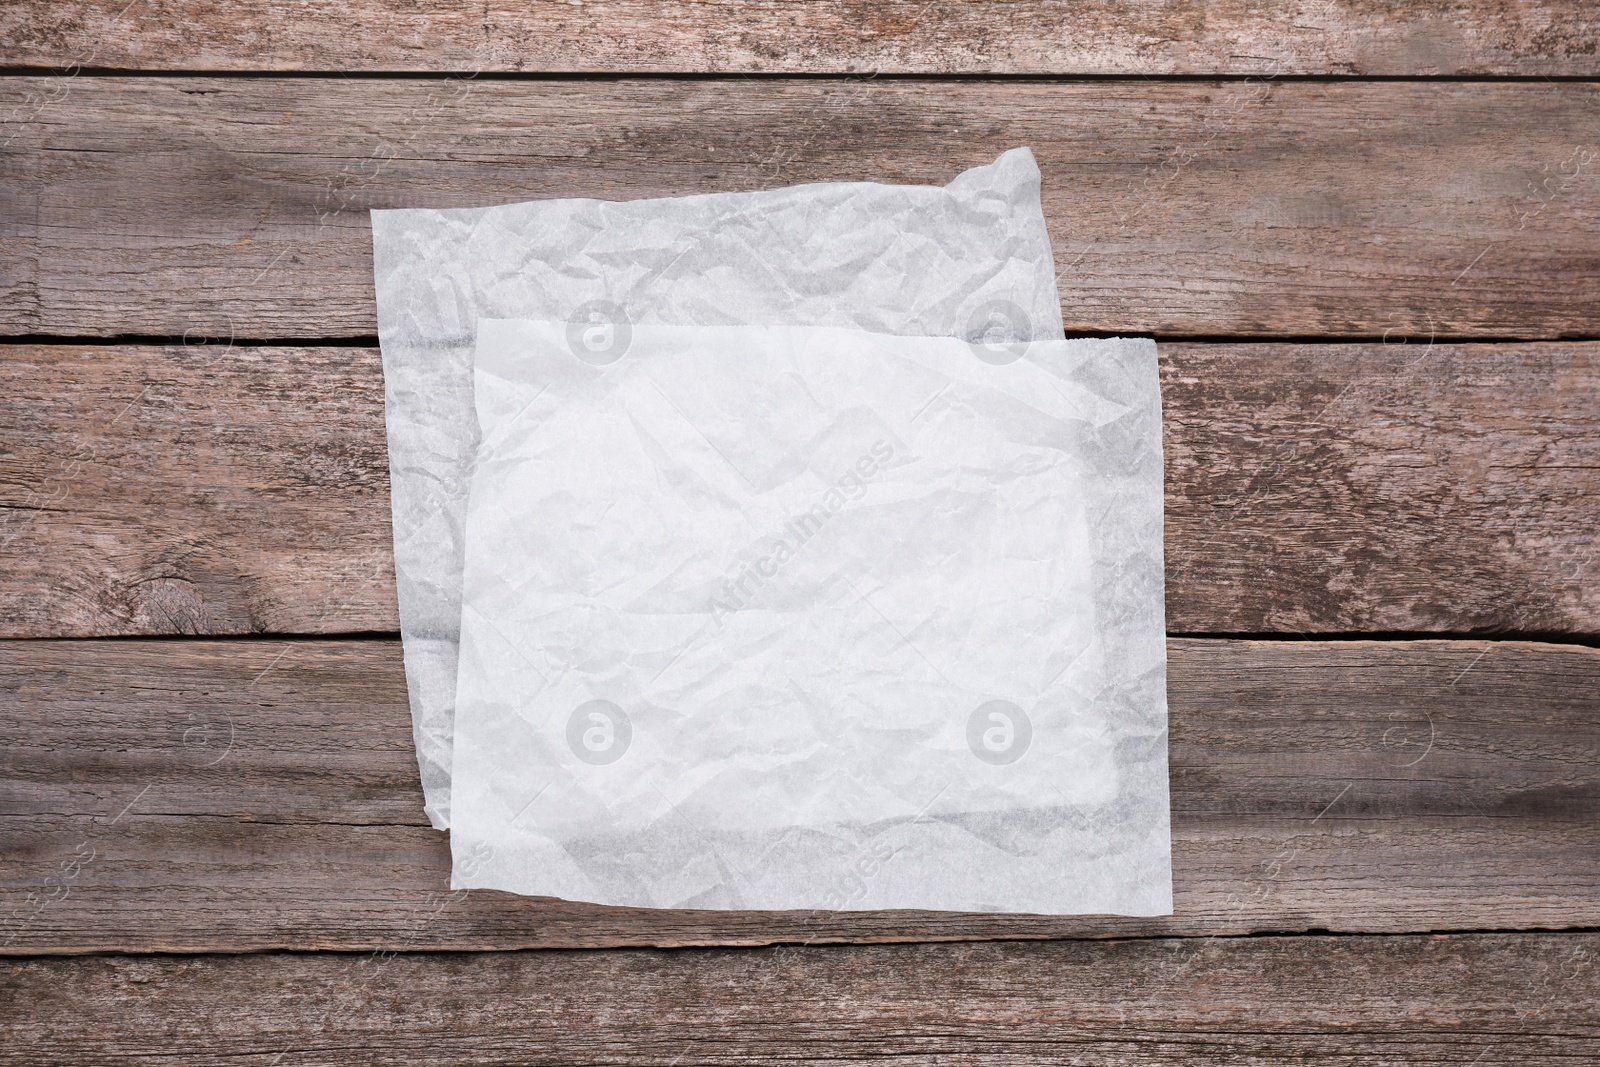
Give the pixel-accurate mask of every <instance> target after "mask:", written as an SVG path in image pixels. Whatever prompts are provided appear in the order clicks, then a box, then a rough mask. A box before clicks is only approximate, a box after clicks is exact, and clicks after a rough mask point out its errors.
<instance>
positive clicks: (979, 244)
mask: <svg viewBox="0 0 1600 1067" xmlns="http://www.w3.org/2000/svg"><path fill="white" fill-rule="evenodd" d="M372 229H373V253H374V278H375V283H376V290H377V306H378V335H379V340H380V343H381V345H382V350H383V366H384V389H385V409H386V413H387V423H388V440H389V464H390V495H391V508H392V517H393V523H394V545H395V578H396V585H397V588H398V592H399V606H400V627H401V635H402V639H403V642H404V649H405V664H406V680H407V686H408V690H409V696H410V702H411V710H412V720H413V732H414V736H415V739H416V746H417V760H418V764H419V768H420V771H421V778H422V785H423V791H424V795H425V810H426V811H427V814H428V817H429V819H430V821H431V822H432V823H433V825H434V826H436V827H441V828H443V827H446V826H448V825H449V822H450V817H449V810H450V766H451V738H452V725H453V721H454V701H453V695H452V694H453V692H454V685H455V678H456V670H457V662H456V657H457V645H458V635H459V629H460V621H461V586H460V578H461V568H462V541H461V526H462V520H463V516H464V512H465V507H466V493H467V484H468V479H469V476H470V470H471V463H472V457H473V454H474V451H475V449H476V446H477V437H476V419H475V416H474V411H473V397H472V371H471V355H472V346H473V343H474V338H475V336H476V327H477V321H478V319H479V318H481V317H496V316H499V317H532V318H543V319H550V320H571V319H572V318H573V317H574V316H576V315H578V314H579V312H580V309H584V308H590V309H591V310H592V307H591V305H593V303H594V302H596V301H601V302H606V303H608V304H611V305H614V306H615V307H616V308H617V309H618V310H619V311H620V312H621V314H622V315H623V316H624V317H625V318H626V320H627V321H628V323H630V324H632V323H637V324H668V325H674V324H675V325H691V326H692V325H719V324H739V323H771V324H780V323H788V324H796V325H828V326H855V327H859V328H861V329H864V330H872V331H877V332H881V333H891V334H944V335H948V336H965V332H964V331H966V330H968V329H970V328H971V327H972V322H971V320H972V317H973V315H974V314H976V313H980V312H982V310H983V309H984V308H985V307H986V306H988V305H990V304H993V303H995V302H1004V303H1005V304H1006V305H1007V306H1009V307H1015V308H1016V309H1017V310H1018V312H1020V315H1021V319H1022V320H1023V321H1022V322H1020V323H1011V324H1010V326H1009V328H1011V329H1012V331H1013V333H1014V334H1015V336H1017V337H1020V338H1024V339H1026V338H1051V337H1060V336H1062V329H1061V312H1060V307H1059V304H1058V303H1057V299H1058V298H1057V293H1056V285H1055V275H1054V261H1053V259H1052V256H1051V252H1050V242H1049V236H1048V233H1047V232H1046V229H1045V223H1044V214H1043V211H1042V209H1041V207H1040V203H1039V171H1038V167H1037V166H1036V165H1035V163H1034V160H1033V155H1032V153H1031V152H1029V151H1028V150H1027V149H1025V148H1024V149H1015V150H1013V151H1010V152H1007V153H1005V154H1004V155H1002V156H1001V157H1000V158H999V159H998V160H997V161H996V162H994V163H993V164H990V165H988V166H983V167H977V168H974V169H972V170H969V171H966V172H964V173H962V174H960V175H958V176H957V177H956V178H955V180H953V181H952V182H951V183H950V184H949V185H948V186H945V187H944V188H938V187H933V186H926V187H924V186H892V185H878V184H871V183H824V184H817V185H807V186H797V187H792V188H786V189H772V190H764V191H757V192H745V193H713V194H703V195H697V196H686V197H676V198H664V199H650V200H638V201H631V202H608V201H601V200H577V199H569V200H546V201H535V202H530V203H521V204H508V205H503V206H499V207H489V208H471V209H451V210H427V209H398V210H379V211H373V212H372ZM1004 317H1005V316H1002V318H1004Z"/></svg>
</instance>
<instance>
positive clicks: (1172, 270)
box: [0, 77, 1600, 339]
mask: <svg viewBox="0 0 1600 1067" xmlns="http://www.w3.org/2000/svg"><path fill="white" fill-rule="evenodd" d="M6 114H10V115H12V116H13V121H11V122H10V123H9V124H8V125H7V127H6V133H5V134H4V138H0V139H9V147H8V148H7V149H6V150H5V152H4V153H3V154H0V168H3V170H0V180H3V184H4V186H5V188H6V193H5V196H6V198H7V200H6V204H5V207H6V208H7V210H6V213H5V218H4V220H3V221H0V243H3V244H4V245H5V248H6V251H5V259H4V261H3V262H4V267H5V271H6V279H5V282H4V283H3V284H0V294H4V296H5V299H4V300H3V302H0V332H4V333H8V334H11V335H27V334H50V335H55V336H63V337H87V336H96V337H102V336H114V335H118V334H134V335H151V336H163V337H174V338H176V337H180V336H184V335H189V336H197V335H207V336H211V337H217V336H224V337H225V336H229V335H232V336H236V337H254V338H267V339H304V338H319V337H336V338H337V337H354V336H363V335H371V334H372V333H374V332H375V326H374V310H373V296H372V262H371V241H370V234H369V228H368V223H367V216H366V213H365V212H366V209H367V208H369V207H388V206H406V205H421V204H427V205H435V206H448V205H476V204H485V203H497V202H505V201H513V200H520V199H527V198H531V197H553V196H593V197H602V198H622V199H626V198H633V197H646V196H667V195H683V194H686V193H695V192H707V191H715V190H729V189H747V188H757V187H766V186H776V185H786V184H792V183H797V182H809V181H819V180H827V179H873V180H881V181H891V182H927V183H943V182H945V181H948V180H949V179H950V178H951V177H953V176H954V175H955V174H956V173H957V172H958V171H960V170H961V169H963V168H965V167H968V166H972V165H974V164H977V163H982V162H987V161H988V160H991V159H993V158H994V157H995V156H996V155H998V154H999V153H1000V152H1001V151H1002V150H1004V149H1007V148H1011V147H1013V146H1016V145H1022V144H1027V145H1032V146H1033V148H1034V150H1035V152H1036V154H1037V156H1038V158H1039V161H1040V164H1041V166H1042V168H1043V172H1044V175H1045V185H1044V200H1045V206H1046V212H1047V215H1048V217H1049V222H1050V225H1051V229H1052V233H1053V237H1054V241H1055V250H1056V262H1057V267H1058V270H1059V285H1060V290H1061V299H1062V306H1063V312H1064V315H1065V318H1066V321H1067V323H1068V325H1069V328H1072V329H1077V330H1101V331H1131V332H1137V333H1146V334H1149V333H1154V334H1157V335H1160V336H1167V337H1173V336H1205V337H1214V336H1218V335H1230V336H1245V335H1249V336H1260V337H1268V338H1271V337H1277V338H1285V337H1296V336H1312V335H1315V336H1318V337H1324V338H1327V337H1365V338H1378V337H1380V336H1389V337H1397V336H1414V337H1423V338H1425V337H1428V336H1430V335H1431V336H1437V337H1439V338H1445V337H1471V336H1477V337H1496V338H1508V337H1515V338H1528V339H1535V338H1561V337H1568V338H1571V337H1594V336H1596V334H1597V332H1600V331H1597V326H1596V323H1597V317H1596V316H1597V312H1596V303H1595V300H1594V294H1595V292H1596V291H1597V289H1600V180H1596V178H1597V175H1600V95H1597V87H1596V85H1595V84H1594V83H1590V82H1549V81H1537V82H1521V83H1504V82H1497V83H1460V82H1453V83H1451V82H1411V81H1407V82H1334V83H1322V82H1252V83H1244V82H1167V83H1162V82H1146V81H1141V80H1131V81H1120V82H1098V83H1076V82H1026V81H1005V82H991V83H975V82H963V81H884V82H872V81H863V82H841V81H834V80H816V79H806V80H793V79H776V80H773V79H757V80H750V79H727V80H719V81H697V80H674V79H668V80H661V79H656V80H594V81H492V80H470V79H455V80H448V79H436V80H435V79H411V80H394V79H363V80H350V79H341V78H332V79H327V78H293V79H271V78H256V79H229V78H198V77H189V78H166V77H117V78H109V77H108V78H92V77H78V78H57V79H46V78H31V77H11V78H3V79H0V115H6Z"/></svg>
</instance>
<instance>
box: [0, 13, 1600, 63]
mask: <svg viewBox="0 0 1600 1067" xmlns="http://www.w3.org/2000/svg"><path fill="white" fill-rule="evenodd" d="M353 27H359V29H357V30H356V31H355V32H352V28H353ZM0 39H3V40H5V41H6V42H7V46H6V56H5V60H6V62H8V63H13V64H19V65H30V66H40V67H68V68H70V67H71V66H73V65H76V66H79V67H91V68H131V69H140V70H212V71H229V70H322V71H358V70H359V71H438V70H482V71H568V72H580V71H596V72H601V73H623V72H634V73H642V72H651V71H659V72H678V73H707V72H719V71H721V72H744V71H748V72H755V71H771V72H790V73H848V72H866V71H879V72H884V73H909V74H972V73H984V72H996V73H1012V74H1147V75H1149V74H1181V73H1200V74H1268V73H1278V74H1351V73H1359V74H1545V75H1580V74H1595V73H1597V72H1600V66H1597V65H1596V47H1595V46H1596V42H1597V41H1600V20H1597V18H1596V15H1595V12H1594V9H1593V8H1592V7H1590V6H1587V5H1584V4H1582V3H1579V2H1577V0H1452V2H1450V3H1448V4H1440V3H1436V2H1435V3H1424V2H1421V0H1404V2H1399V3H1396V2H1392V0H1391V2H1388V3H1383V4H1374V3H1371V2H1367V0H1289V2H1286V3H1275V4H1271V5H1260V4H1253V3H1249V2H1248V0H1220V2H1214V3H1208V4H1206V5H1205V6H1204V8H1203V9H1202V8H1200V7H1196V6H1191V5H1186V4H1138V3H1130V2H1128V0H1088V2H1081V0H1080V2H1075V3H1068V2H1065V0H1025V2H1021V3H960V2H956V0H884V2H879V3H874V4H860V3H854V2H851V0H822V2H817V0H805V2H801V0H766V2H762V3H747V2H738V0H668V2H664V3H647V2H643V0H599V2H593V3H584V4H565V3H555V2H551V0H532V2H528V3H511V2H508V0H489V2H487V3H483V4H478V5H472V6H470V7H468V6H466V5H443V4H423V3H406V4H395V3H379V2H376V0H357V2H355V3H353V4H337V5H336V4H333V3H330V2H328V0H319V2H312V3H300V4H295V5H294V6H292V7H285V6H284V5H282V4H274V3H271V2H270V0H242V2H241V0H232V2H229V3H226V4H223V3H218V2H217V0H141V2H140V3H137V4H128V3H126V2H125V0H90V2H87V3H77V4H73V5H70V6H66V5H61V4H52V3H49V2H48V0H14V2H13V3H10V4H8V5H6V7H4V8H0Z"/></svg>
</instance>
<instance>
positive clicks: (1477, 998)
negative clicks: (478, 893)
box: [0, 934, 1600, 1067]
mask: <svg viewBox="0 0 1600 1067" xmlns="http://www.w3.org/2000/svg"><path fill="white" fill-rule="evenodd" d="M1597 952H1600V935H1595V934H1543V935H1540V934H1499V935H1496V934H1487V935H1472V936H1456V937H1398V938H1395V937H1378V938H1374V937H1355V938H1349V937H1345V938H1324V937H1293V938H1249V939H1225V940H1220V941H1211V942H1195V941H1176V942H1174V941H1133V942H1125V943H1120V944H1096V943H1086V942H1076V943H1074V942H1063V943H1055V944H986V945H878V946H870V947H869V946H852V947H835V948H793V947H778V948H768V949H692V950H685V951H680V952H667V953H663V952H651V951H637V950H635V951H620V952H617V951H614V952H576V953H549V952H536V953H522V952H518V953H492V954H486V955H458V954H450V955H443V956H441V955H398V956H376V957H370V956H358V957H355V958H351V957H348V956H323V955H316V954H298V953H297V954H287V955H272V956H232V957H229V956H211V957H205V956H201V957H178V958H127V957H120V958H119V957H115V956H112V957H99V958H95V957H90V958H84V959H74V960H26V961H21V960H19V961H6V962H4V963H3V964H0V990H3V992H0V997H3V998H4V1000H5V1001H6V1003H7V1015H8V1016H9V1018H8V1020H7V1031H8V1040H7V1042H6V1043H5V1046H4V1047H3V1048H0V1062H5V1063H18V1064H22V1063H26V1064H28V1065H29V1067H35V1065H42V1064H70V1065H73V1067H76V1065H77V1064H82V1063H100V1064H119V1063H138V1064H141V1065H145V1064H167V1063H179V1062H184V1063H188V1062H194V1061H195V1060H196V1059H202V1060H204V1061H206V1062H215V1063H243V1064H262V1065H265V1064H271V1063H293V1064H366V1063H392V1062H396V1061H399V1060H403V1061H404V1062H406V1063H450V1064H519V1065H522V1064H547V1063H548V1064H571V1063H608V1064H658V1065H663V1067H665V1065H669V1064H713V1063H714V1064H749V1063H761V1064H768V1063H796V1064H812V1063H815V1064H824V1063H828V1064H837V1063H840V1062H846V1061H848V1062H858V1061H870V1062H873V1063H880V1064H925V1063H963V1064H1012V1065H1015V1064H1037V1063H1061V1064H1095V1065H1101V1064H1150V1063H1175V1064H1190V1063H1219V1062H1227V1063H1230V1064H1240V1065H1272V1067H1277V1065H1280V1064H1284V1063H1319V1064H1341V1065H1345V1064H1348V1065H1354V1064H1396V1063H1408V1064H1409V1063H1430V1064H1432V1063H1438V1064H1468V1063H1477V1064H1518V1065H1528V1067H1537V1065H1557V1064H1559V1065H1562V1067H1569V1065H1572V1064H1578V1063H1586V1062H1592V1059H1593V1053H1594V1049H1595V1047H1596V1043H1597V1042H1600V1007H1597V1005H1600V977H1597V975H1600V967H1597V966H1596V954H1597ZM1585 1049H1587V1050H1588V1051H1585Z"/></svg>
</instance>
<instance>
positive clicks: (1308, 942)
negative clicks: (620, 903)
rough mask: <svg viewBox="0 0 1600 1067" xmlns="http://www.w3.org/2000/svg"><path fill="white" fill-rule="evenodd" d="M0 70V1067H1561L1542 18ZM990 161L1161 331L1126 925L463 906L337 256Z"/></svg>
mask: <svg viewBox="0 0 1600 1067" xmlns="http://www.w3.org/2000/svg"><path fill="white" fill-rule="evenodd" d="M0 43H3V51H4V54H3V56H0V62H3V63H5V64H7V65H8V69H7V72H6V73H5V74H4V75H3V76H0V118H3V121H4V126H3V127H0V145H3V146H4V147H3V148H0V333H3V334H4V335H5V336H4V339H3V340H4V345H3V351H4V358H3V362H0V636H4V637H5V638H7V640H5V641H4V642H0V694H3V695H0V733H3V735H4V738H5V742H6V756H5V767H4V774H3V776H0V921H3V923H4V926H3V935H0V940H3V944H4V952H5V953H6V954H7V955H6V958H5V959H3V960H0V1027H3V1033H4V1040H3V1041H0V1060H3V1061H5V1062H15V1063H27V1064H40V1063H62V1064H81V1063H90V1062H94V1063H107V1064H133V1063H138V1064H164V1063H169V1062H218V1063H220V1062H226V1063H230V1064H239V1065H246V1064H262V1065H268V1064H281V1065H284V1067H289V1065H295V1064H312V1063H329V1064H333V1063H339V1064H349V1063H376V1062H380V1061H382V1062H391V1061H404V1062H409V1063H422V1062H428V1063H432V1062H439V1063H474V1064H477V1063H507V1064H510V1063H519V1064H520V1063H579V1062H605V1063H627V1064H646V1063H651V1064H662V1065H669V1064H682V1065H685V1067H688V1065H692V1064H700V1063H719V1064H720V1063H747V1062H770V1061H774V1060H779V1059H782V1060H786V1061H791V1062H806V1063H810V1062H823V1061H830V1062H831V1061H838V1060H853V1059H873V1060H876V1061H878V1062H884V1063H897V1064H898V1063H908V1064H909V1063H924V1062H927V1063H933V1062H940V1063H946V1062H948V1063H956V1062H960V1063H1014V1064H1024V1063H1026V1064H1032V1063H1038V1062H1060V1063H1083V1064H1102V1063H1118V1064H1121V1063H1127V1064H1135V1063H1137V1064H1147V1063H1223V1062H1226V1063H1241V1064H1244V1063H1248V1064H1256V1063H1260V1064H1278V1063H1284V1062H1289V1061H1293V1062H1316V1063H1328V1064H1334V1063H1337V1064H1355V1063H1361V1064H1372V1063H1390V1062H1425V1063H1441V1064H1443V1063H1451V1064H1462V1065H1466V1064H1482V1065H1489V1064H1501V1063H1504V1064H1557V1063H1560V1064H1579V1063H1593V1062H1597V1061H1600V1006H1597V1005H1600V934H1597V933H1596V932H1595V931H1596V929H1597V928H1600V650H1597V639H1600V81H1597V79H1600V51H1597V44H1600V9H1596V8H1595V7H1594V6H1593V4H1592V3H1590V2H1589V0H1451V2H1449V3H1439V4H1427V3H1422V2H1420V0H1393V2H1391V3H1388V4H1385V5H1376V4H1370V3H1366V2H1363V0H1307V2H1297V0H1290V2H1287V3H1285V4H1281V5H1279V4H1259V3H1251V2H1248V0H1221V2H1219V3H1217V4H1212V5H1206V6H1205V7H1204V8H1202V7H1200V6H1198V5H1190V4H1163V5H1156V4H1135V3H1132V2H1131V0H1085V2H1077V3H1062V2H1055V0H1019V2H1016V3H1009V4H1001V3H998V2H960V0H904V2H901V0H886V2H884V3H879V4H869V3H858V2H855V0H820V2H815V3H802V2H799V0H761V2H736V0H669V2H667V3H663V4H659V5H657V4H649V3H645V2H643V0H603V2H597V3H587V4H585V3H573V4H568V3H557V2H549V0H520V2H515V3H513V2H511V0H485V2H484V3H482V4H475V5H470V6H469V5H462V6H459V7H451V8H450V9H448V10H446V9H444V5H434V4H425V3H418V2H414V0H413V2H397V3H393V4H384V3H381V2H380V0H348V2H346V3H343V4H332V3H327V2H325V0H317V2H311V3H304V4H296V5H286V4H273V3H271V2H270V0H245V2H242V3H230V4H221V3H216V2H210V0H133V2H132V3H128V0H84V2H82V3H76V4H72V5H63V4H60V3H58V2H55V0H11V2H10V3H8V4H7V5H6V6H5V7H4V8H3V9H0ZM869 75H871V76H869ZM1018 144H1028V145H1031V146H1032V147H1033V149H1034V151H1035V153H1036V154H1037V156H1038V159H1039V162H1040V165H1041V167H1042V169H1043V173H1044V183H1045V184H1044V197H1045V206H1046V212H1047V215H1048V217H1049V221H1050V226H1051V230H1052V235H1053V239H1054V242H1055V250H1056V261H1057V265H1058V268H1059V272H1060V277H1059V282H1060V292H1061V301H1062V305H1063V309H1064V312H1065V318H1066V322H1067V326H1068V330H1069V332H1070V331H1083V332H1136V333H1142V334H1154V335H1155V336H1156V337H1157V339H1158V341H1159V342H1160V349H1161V355H1162V373H1163V380H1164V394H1165V406H1166V449H1167V517H1168V538H1167V553H1168V558H1167V562H1168V626H1169V630H1170V631H1171V634H1172V636H1171V640H1170V656H1171V682H1170V694H1171V698H1170V699H1171V760H1172V804H1173V851H1174V864H1175V869H1176V875H1175V889H1176V900H1177V905H1176V913H1175V914H1174V915H1173V916H1171V917H1169V918H1163V919H1155V920H1134V919H1108V918H1094V917H1086V918H1070V919H1054V918H1040V917H1014V916H997V915H957V914H927V913H909V912H902V913H870V914H752V913H743V914H721V913H709V912H707V913H697V912H672V911H663V912H652V911H631V910H625V909H606V908H596V907H588V906H583V905H576V904H567V903H562V902H557V901H549V900H535V899H527V898H518V897H513V896H509V895H506V894H499V893H493V892H473V893H470V894H468V893H452V892H450V891H449V889H448V870H449V863H448V852H447V846H446V841H445V837H444V835H443V834H441V833H438V832H435V831H433V830H431V829H429V828H428V826H427V824H426V821H425V820H424V818H423V815H422V810H421V793H420V790H419V788H418V785H417V781H416V767H415V764H414V762H413V753H412V747H411V739H410V730H409V719H408V713H407V706H406V693H405V684H404V677H403V674H402V670H401V664H400V653H399V644H398V640H397V636H396V631H397V629H398V623H397V619H396V609H395V594H394V586H393V576H392V574H393V572H392V559H391V555H390V542H389V523H388V495H387V494H388V489H387V484H388V483H387V478H388V468H387V458H386V454H385V449H384V436H383V406H382V383H381V376H380V365H379V359H378V352H377V341H376V338H375V336H374V334H375V326H374V307H373V295H372V279H371V267H372V264H371V246H370V241H369V230H368V222H367V214H366V212H367V209H368V208H372V207H395V206H412V205H475V204H484V203H496V202H507V201H513V200H521V199H528V198H536V197H553V196H594V197H607V198H635V197H648V196H664V195H676V194H684V193H691V192H708V191H718V190H733V189H749V188H756V187H763V186H772V185H782V184H791V183H798V182H809V181H821V180H829V179H875V180H881V181H889V182H926V183H942V182H944V181H947V180H948V179H949V178H950V177H951V176H953V175H954V174H955V173H956V172H958V171H959V170H961V169H963V168H965V167H968V166H972V165H974V164H978V163H981V162H985V161H987V160H989V159H991V158H992V157H994V156H995V155H997V154H998V153H999V152H1000V151H1002V150H1003V149H1005V148H1008V147H1011V146H1014V145H1018Z"/></svg>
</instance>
